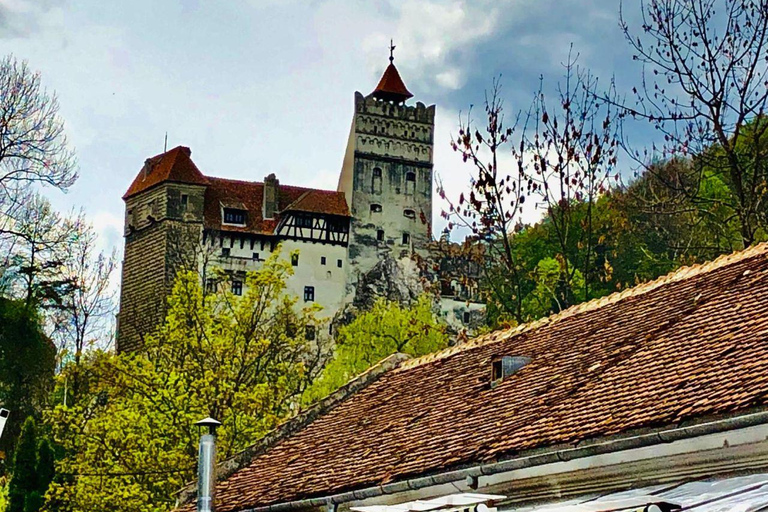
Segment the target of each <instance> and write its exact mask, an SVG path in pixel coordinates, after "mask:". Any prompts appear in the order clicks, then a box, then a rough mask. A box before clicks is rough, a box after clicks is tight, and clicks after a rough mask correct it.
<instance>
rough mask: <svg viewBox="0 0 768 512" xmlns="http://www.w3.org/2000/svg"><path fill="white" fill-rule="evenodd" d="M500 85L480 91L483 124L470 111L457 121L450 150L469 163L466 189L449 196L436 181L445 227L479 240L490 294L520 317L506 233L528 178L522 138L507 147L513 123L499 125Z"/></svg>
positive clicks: (515, 225)
mask: <svg viewBox="0 0 768 512" xmlns="http://www.w3.org/2000/svg"><path fill="white" fill-rule="evenodd" d="M500 89H501V85H500V83H499V80H498V79H496V80H494V82H493V88H492V89H491V91H490V93H488V94H486V99H485V114H486V118H487V123H486V124H485V126H484V127H483V128H482V129H477V128H475V127H474V124H473V121H472V117H471V111H470V112H469V114H468V115H467V119H466V121H464V120H461V121H460V125H459V132H458V136H457V137H455V138H452V140H451V147H452V148H453V150H454V151H456V152H458V153H459V154H461V157H462V159H463V160H464V162H469V163H470V164H472V166H473V172H472V174H471V180H470V190H469V193H468V194H467V195H465V194H464V193H462V194H461V195H460V196H459V197H458V199H457V200H452V199H450V198H448V197H447V195H446V192H445V188H444V187H443V185H442V183H439V184H438V193H439V194H440V197H441V198H442V199H444V200H445V201H446V202H447V203H448V208H447V210H446V211H443V212H442V216H443V217H444V218H445V219H447V220H448V230H449V231H450V230H452V229H454V228H457V227H458V228H464V229H465V230H468V231H469V232H470V233H471V234H472V236H473V238H475V239H477V240H478V241H479V242H480V243H484V244H485V246H486V247H485V251H483V261H482V262H480V263H481V268H482V269H483V273H484V279H483V281H484V283H485V287H486V288H487V289H488V290H489V293H490V295H491V298H492V299H493V300H494V302H495V303H496V304H498V305H499V307H500V308H501V309H502V310H504V311H506V313H507V314H509V315H511V316H512V317H513V318H514V319H515V320H517V321H522V317H523V315H522V299H523V297H522V295H523V289H522V287H523V281H524V276H523V274H522V268H521V266H520V264H519V262H518V261H517V256H516V254H515V251H514V250H513V247H512V240H511V238H510V235H511V234H512V233H514V232H515V231H516V230H517V229H519V228H520V227H521V226H522V223H521V219H520V215H521V213H522V205H523V203H524V202H525V198H526V195H527V194H528V193H529V192H530V190H531V189H530V187H531V183H530V182H529V181H528V179H527V176H526V172H525V168H524V163H523V159H522V153H523V150H524V147H523V146H524V139H523V137H522V136H521V137H520V143H519V147H518V148H515V147H513V141H512V137H513V136H514V135H515V132H516V129H517V128H518V122H515V123H514V124H513V125H512V126H511V127H507V126H505V123H504V109H503V101H502V99H501V97H500ZM519 120H520V119H519V118H518V119H517V121H519ZM505 157H512V158H515V162H514V163H513V164H512V165H511V167H512V168H511V169H510V168H509V167H510V165H504V163H503V160H504V159H505ZM477 254H480V253H479V252H478V251H474V253H472V254H470V252H467V254H466V257H468V258H470V259H471V258H472V256H473V255H477ZM454 256H455V255H454Z"/></svg>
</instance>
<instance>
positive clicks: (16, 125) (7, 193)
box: [0, 55, 77, 232]
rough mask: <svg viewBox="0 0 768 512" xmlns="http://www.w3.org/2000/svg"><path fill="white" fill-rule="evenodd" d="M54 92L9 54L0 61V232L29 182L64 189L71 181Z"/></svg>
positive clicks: (69, 152) (69, 158)
mask: <svg viewBox="0 0 768 512" xmlns="http://www.w3.org/2000/svg"><path fill="white" fill-rule="evenodd" d="M75 167H76V162H75V157H74V153H73V152H72V150H70V149H69V146H68V143H67V138H66V136H65V135H64V122H63V121H62V119H61V117H60V116H59V102H58V100H57V98H56V96H55V94H49V93H48V92H47V91H46V90H45V89H43V88H42V87H41V83H40V74H39V73H36V72H33V71H32V70H30V69H29V66H28V65H27V63H26V62H25V61H22V62H19V61H18V60H17V59H16V58H15V57H13V56H12V55H9V56H7V57H5V58H3V59H2V60H0V232H1V231H2V230H3V229H4V227H3V222H2V221H3V217H5V216H8V215H12V214H13V213H14V212H15V210H16V208H18V207H19V206H20V205H21V204H22V203H21V200H22V199H23V197H24V191H25V189H27V188H28V187H29V186H31V185H33V184H44V185H50V186H53V187H56V188H59V189H66V188H68V187H69V186H70V185H72V183H73V182H74V181H75V179H76V178H77V173H76V171H75Z"/></svg>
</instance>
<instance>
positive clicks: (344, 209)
mask: <svg viewBox="0 0 768 512" xmlns="http://www.w3.org/2000/svg"><path fill="white" fill-rule="evenodd" d="M284 211H294V212H309V213H331V214H334V215H341V216H343V217H349V216H350V213H349V207H348V206H347V199H346V197H345V196H344V192H333V191H330V190H314V189H313V190H307V191H306V192H304V193H303V194H302V195H301V196H299V198H298V199H296V200H295V201H294V202H292V203H291V204H289V205H288V206H286V207H285V208H284Z"/></svg>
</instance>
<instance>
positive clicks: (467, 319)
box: [464, 311, 469, 324]
mask: <svg viewBox="0 0 768 512" xmlns="http://www.w3.org/2000/svg"><path fill="white" fill-rule="evenodd" d="M464 323H465V324H468V323H469V311H465V312H464Z"/></svg>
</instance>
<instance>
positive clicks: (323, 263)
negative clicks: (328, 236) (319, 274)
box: [320, 256, 325, 265]
mask: <svg viewBox="0 0 768 512" xmlns="http://www.w3.org/2000/svg"><path fill="white" fill-rule="evenodd" d="M320 264H321V265H325V256H320Z"/></svg>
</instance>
